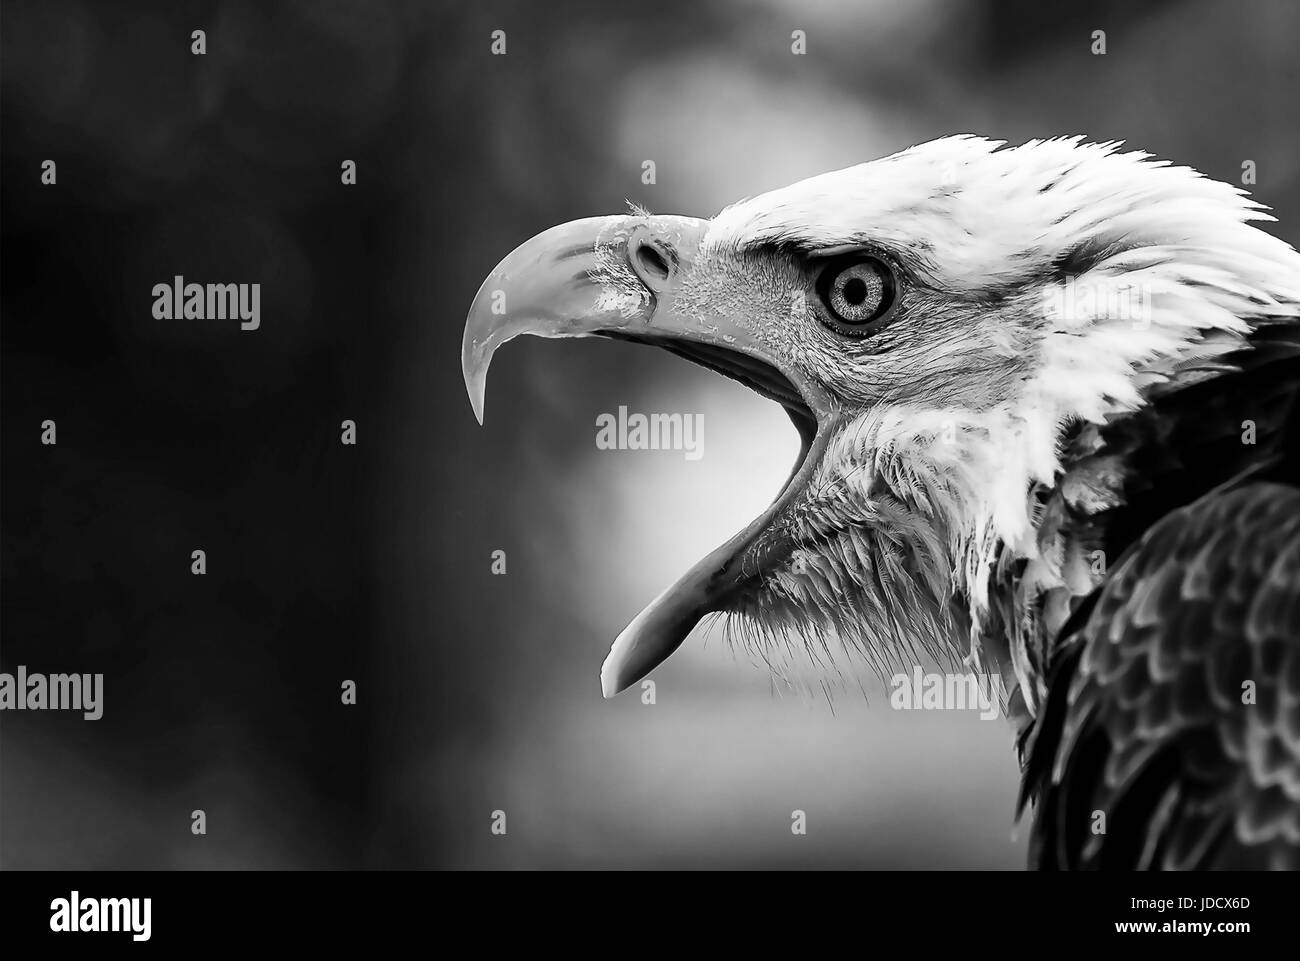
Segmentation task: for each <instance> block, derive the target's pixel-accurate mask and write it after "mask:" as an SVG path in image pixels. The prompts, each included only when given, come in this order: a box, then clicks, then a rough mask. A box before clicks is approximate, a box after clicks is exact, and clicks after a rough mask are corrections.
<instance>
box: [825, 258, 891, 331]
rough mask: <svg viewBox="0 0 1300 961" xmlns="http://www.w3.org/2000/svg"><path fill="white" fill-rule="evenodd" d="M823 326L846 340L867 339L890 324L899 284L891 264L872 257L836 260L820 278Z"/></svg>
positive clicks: (830, 263) (831, 262) (826, 267)
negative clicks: (850, 338) (841, 335)
mask: <svg viewBox="0 0 1300 961" xmlns="http://www.w3.org/2000/svg"><path fill="white" fill-rule="evenodd" d="M816 287H817V296H818V297H819V298H820V299H821V302H822V306H823V307H824V308H825V313H826V316H825V317H824V318H823V323H825V324H826V326H827V327H830V328H831V329H832V330H834V331H836V332H837V333H840V334H843V335H844V336H846V337H867V336H870V335H871V334H874V333H875V332H876V331H878V330H881V329H882V328H884V327H887V326H888V325H889V322H890V321H891V320H892V319H893V313H894V310H893V308H894V304H895V301H896V300H897V291H898V282H897V280H896V278H895V275H894V271H893V269H892V268H891V267H890V265H889V264H888V263H886V262H885V261H884V260H881V259H880V258H879V257H874V256H872V255H871V254H864V253H854V254H848V255H845V256H842V257H836V258H835V259H834V260H832V261H830V262H829V263H828V264H826V266H825V267H823V268H822V270H821V272H820V273H819V274H818V275H817V284H816Z"/></svg>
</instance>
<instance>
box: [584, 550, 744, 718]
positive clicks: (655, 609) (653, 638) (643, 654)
mask: <svg viewBox="0 0 1300 961" xmlns="http://www.w3.org/2000/svg"><path fill="white" fill-rule="evenodd" d="M750 533H751V532H750V531H749V530H748V529H746V530H744V531H741V532H740V533H739V534H737V535H736V536H735V537H732V538H731V539H730V540H728V541H727V542H726V543H725V544H723V545H722V546H721V547H719V548H717V549H716V550H714V551H713V552H711V553H710V554H708V555H707V556H706V557H705V558H704V559H703V560H701V561H700V562H699V563H697V564H696V565H695V566H694V567H692V568H691V569H690V570H689V571H687V572H686V573H685V574H684V575H682V577H681V578H679V579H678V580H677V582H676V583H675V584H673V585H672V586H671V587H669V588H668V589H667V590H666V591H664V592H663V593H662V594H660V595H659V596H658V597H656V598H655V599H654V600H653V601H651V602H650V603H649V604H648V605H647V606H646V608H645V610H643V611H642V612H641V613H640V614H638V615H637V616H636V617H635V618H633V620H632V623H631V624H629V625H628V626H627V627H625V628H624V629H623V633H621V634H619V636H618V637H617V638H616V639H615V640H614V643H613V645H612V646H611V647H610V649H609V654H608V655H607V656H606V658H605V663H604V664H603V665H602V666H601V668H600V687H601V690H602V691H603V692H604V694H605V697H613V696H614V695H615V694H618V693H619V692H620V691H623V690H626V689H627V688H628V687H630V686H631V685H633V684H635V683H636V682H637V681H639V680H641V678H643V677H645V676H646V675H647V674H649V673H650V672H651V671H653V670H654V669H655V668H656V667H658V666H659V665H660V664H662V663H663V662H664V661H666V660H667V659H668V657H669V655H670V654H672V653H673V651H675V650H677V648H678V647H680V646H681V644H682V641H684V640H686V637H687V635H689V634H690V633H691V631H692V630H693V629H694V628H695V625H696V624H698V623H699V622H700V618H702V617H703V616H704V615H705V614H708V613H710V612H712V611H716V610H718V605H719V603H720V601H721V600H722V599H723V595H724V594H725V593H726V591H727V590H728V588H730V587H732V586H734V583H735V577H734V576H730V570H729V569H730V567H731V562H732V561H733V560H734V559H735V557H736V555H737V554H738V553H739V551H740V549H741V547H742V546H743V545H744V543H745V542H746V539H747V537H748V536H749V535H750Z"/></svg>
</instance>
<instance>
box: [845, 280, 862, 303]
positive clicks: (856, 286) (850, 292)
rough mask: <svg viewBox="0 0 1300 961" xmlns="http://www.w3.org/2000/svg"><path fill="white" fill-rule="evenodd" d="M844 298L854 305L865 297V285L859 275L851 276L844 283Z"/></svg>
mask: <svg viewBox="0 0 1300 961" xmlns="http://www.w3.org/2000/svg"><path fill="white" fill-rule="evenodd" d="M843 293H844V299H845V300H846V301H848V302H849V303H850V304H853V305H854V306H855V307H856V306H857V305H858V304H860V303H862V302H863V301H864V300H866V299H867V285H866V282H865V281H863V280H862V278H860V277H851V278H849V281H848V282H847V283H846V284H845V285H844V291H843Z"/></svg>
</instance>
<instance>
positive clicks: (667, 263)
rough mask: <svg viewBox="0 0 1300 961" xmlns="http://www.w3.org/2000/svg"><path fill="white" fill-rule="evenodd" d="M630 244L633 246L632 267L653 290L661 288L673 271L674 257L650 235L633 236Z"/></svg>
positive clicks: (631, 251)
mask: <svg viewBox="0 0 1300 961" xmlns="http://www.w3.org/2000/svg"><path fill="white" fill-rule="evenodd" d="M628 246H629V247H630V248H631V250H630V253H631V257H629V260H630V261H631V263H632V269H633V270H634V271H636V275H637V276H638V277H640V278H641V282H642V283H644V284H645V285H646V286H647V287H649V288H650V289H651V290H659V289H661V288H662V287H663V285H664V284H665V283H666V282H667V280H668V278H669V277H670V276H671V275H672V272H673V267H672V263H673V257H672V254H671V253H669V252H668V251H665V250H664V249H662V248H661V247H660V245H659V243H658V242H657V241H655V240H653V239H651V238H649V237H644V236H633V237H632V238H631V240H630V241H629V244H628Z"/></svg>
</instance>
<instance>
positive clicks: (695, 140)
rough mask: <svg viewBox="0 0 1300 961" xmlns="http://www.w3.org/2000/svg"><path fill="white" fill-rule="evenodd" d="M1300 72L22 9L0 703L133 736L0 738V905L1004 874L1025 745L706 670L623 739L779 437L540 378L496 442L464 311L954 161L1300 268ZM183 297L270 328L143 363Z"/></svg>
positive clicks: (1143, 21) (778, 13)
mask: <svg viewBox="0 0 1300 961" xmlns="http://www.w3.org/2000/svg"><path fill="white" fill-rule="evenodd" d="M196 29H202V30H204V31H205V32H206V42H207V53H206V54H205V55H203V56H194V55H192V54H191V52H190V48H191V42H192V41H191V32H192V31H193V30H196ZM494 30H504V31H505V34H506V54H505V55H504V56H494V55H492V53H491V51H490V46H491V34H492V31H494ZM794 30H803V31H805V33H806V37H807V54H806V55H803V56H795V55H792V53H791V43H792V41H791V33H792V31H794ZM1095 30H1104V31H1105V34H1106V53H1105V55H1102V56H1098V55H1094V54H1093V53H1092V48H1093V45H1094V39H1093V31H1095ZM1297 36H1300V7H1297V6H1296V5H1295V4H1293V3H1289V2H1286V0H1275V2H1266V0H1252V2H1245V3H1238V4H1233V5H1228V4H1221V3H1215V2H1211V0H1203V2H1173V0H1168V2H1147V3H1127V2H1125V3H1121V2H1118V0H1116V2H1107V3H1092V4H1072V5H1070V6H1069V7H1068V9H1059V10H1058V9H1055V8H1049V7H1047V6H1046V5H1043V4H1040V3H1036V2H1032V0H1013V2H991V0H985V2H969V0H922V2H908V3H902V2H862V0H857V2H848V0H842V2H828V0H817V2H807V0H801V2H798V3H795V2H776V0H751V2H744V3H722V2H716V3H700V2H685V0H682V2H674V0H663V2H659V3H655V4H638V5H628V6H627V7H626V8H617V9H616V8H614V7H612V6H611V5H610V4H608V3H607V2H597V0H570V2H567V3H565V4H564V5H563V6H562V7H559V6H556V5H549V4H538V3H528V2H523V0H520V2H513V3H474V4H469V3H417V2H381V0H367V2H364V3H363V2H359V0H358V2H335V0H310V2H306V0H304V2H296V3H291V2H261V0H259V2H254V0H209V2H198V3H177V2H167V3H164V2H158V3H153V4H139V3H131V2H115V3H113V4H111V5H110V4H101V3H92V2H90V0H40V2H18V0H12V2H10V0H6V2H5V3H4V5H3V9H2V11H0V37H2V39H3V76H2V80H3V88H2V91H0V138H2V140H0V142H2V144H3V167H2V168H0V212H2V216H3V249H2V250H0V254H2V261H0V284H2V286H0V291H2V303H0V310H2V313H3V317H2V321H3V324H2V327H3V339H2V343H0V346H2V348H3V352H2V355H0V374H2V375H3V380H2V381H0V384H2V388H0V389H2V392H3V393H2V398H0V399H2V401H3V408H2V418H3V440H4V456H3V460H2V462H0V481H2V484H3V486H2V493H3V502H2V510H0V513H2V520H3V542H2V551H0V557H2V560H3V584H2V591H0V670H5V671H14V670H15V669H16V667H17V665H19V664H23V665H26V666H27V668H28V669H29V670H30V671H42V672H47V673H52V672H60V671H77V672H92V673H93V672H103V673H104V674H105V682H104V683H105V701H104V716H103V719H102V720H100V721H96V722H93V723H90V722H86V721H83V720H82V719H81V718H80V716H79V715H76V714H72V713H67V714H58V713H50V712H23V713H11V712H6V713H5V714H4V715H3V717H0V724H2V727H0V866H3V867H5V868H31V867H45V868H73V867H91V868H98V867H105V868H106V867H128V868H134V867H182V868H183V867H217V868H289V867H307V868H318V867H319V868H334V867H367V868H387V867H401V868H429V867H455V868H487V867H519V868H535V867H551V868H569V867H836V868H840V867H878V868H1008V869H1010V868H1019V867H1021V866H1022V864H1023V861H1024V850H1023V848H1024V844H1023V838H1022V839H1021V840H1017V839H1016V838H1015V836H1014V833H1013V829H1014V824H1013V820H1012V814H1013V807H1014V796H1015V790H1016V779H1017V774H1016V764H1015V758H1014V752H1013V738H1012V732H1011V730H1010V728H1009V727H1008V726H1007V725H1006V724H1005V723H1003V722H998V721H993V722H987V721H980V720H979V719H978V717H977V716H976V715H975V714H973V713H966V712H912V713H909V712H895V711H892V710H890V709H889V706H888V700H887V697H886V696H884V694H883V693H880V692H877V693H874V694H872V693H871V692H869V694H871V696H869V697H868V698H867V699H866V700H864V699H863V698H862V696H861V695H860V694H859V695H856V696H841V697H839V698H837V699H835V701H834V705H833V710H832V707H831V706H830V705H828V704H827V702H826V701H825V700H819V699H816V698H813V697H810V696H806V695H802V694H800V693H798V692H782V691H780V690H774V688H773V686H772V684H771V682H770V680H769V677H768V675H767V673H766V672H765V671H764V670H763V669H761V668H759V667H756V666H754V665H752V664H750V663H749V662H748V661H747V660H745V659H743V658H738V657H736V656H734V655H733V654H732V653H730V652H729V651H728V650H727V648H726V647H725V645H723V644H722V643H720V639H719V638H718V637H716V636H712V637H701V636H697V637H696V638H695V639H693V640H692V641H691V642H689V643H688V644H687V645H686V646H685V647H684V648H683V649H682V650H681V651H679V653H678V654H677V655H676V656H674V657H673V658H672V659H671V660H670V661H669V662H668V663H667V664H666V665H664V666H663V667H662V668H661V669H660V670H658V671H657V672H656V673H655V675H654V678H655V680H656V681H657V703H656V704H655V705H654V706H646V705H643V704H642V703H641V702H640V700H639V699H638V698H637V696H636V694H635V693H633V694H629V695H625V696H623V697H620V698H617V699H615V700H613V701H609V702H606V701H604V700H602V698H601V696H600V689H599V683H598V679H597V675H598V671H599V667H600V663H601V661H602V659H603V657H604V655H605V653H606V650H607V647H608V645H609V643H610V641H611V640H612V639H613V637H614V636H615V635H616V634H617V633H618V632H619V631H620V630H621V629H622V627H623V626H624V625H625V624H626V622H627V621H628V620H629V619H630V618H631V617H632V616H634V615H635V614H636V612H637V611H638V610H639V609H640V608H641V607H642V606H643V605H644V604H645V603H647V602H648V601H649V600H650V599H651V598H652V597H653V596H655V595H656V594H657V593H658V592H659V591H660V590H661V589H662V588H663V587H664V586H666V585H667V584H668V583H669V582H671V581H672V580H673V579H674V578H676V577H677V576H678V575H679V574H680V573H682V572H683V571H684V570H685V569H686V568H687V567H688V566H690V564H692V563H693V562H694V561H695V560H697V559H698V558H699V557H700V556H701V555H702V554H703V553H705V552H706V551H707V550H709V549H711V548H712V547H714V546H716V544H718V543H720V542H721V541H722V540H724V539H725V538H727V537H728V536H730V535H731V534H732V533H733V532H734V531H735V530H736V529H738V528H739V527H740V526H741V525H743V524H744V523H745V522H747V521H748V520H749V519H751V518H752V517H753V516H754V515H755V514H756V513H758V511H759V510H760V509H761V508H762V507H763V506H765V505H766V503H767V502H768V501H769V500H770V498H771V497H772V496H773V495H774V494H775V493H776V491H777V490H778V489H779V487H780V485H781V483H782V481H783V480H784V478H785V475H786V472H787V471H788V470H789V467H790V465H791V463H792V461H793V458H794V456H795V453H796V449H797V441H796V437H795V433H794V430H793V428H792V427H791V426H790V424H789V422H788V421H787V419H786V418H785V415H784V414H783V413H782V412H781V411H780V409H779V408H777V407H776V406H775V405H773V404H770V403H768V402H766V401H764V400H762V399H760V398H758V397H757V396H754V395H752V394H749V393H747V392H746V391H745V390H744V389H742V388H741V387H739V386H738V385H735V384H733V383H731V382H730V381H726V380H723V379H722V378H718V377H716V376H714V375H711V374H709V373H708V372H706V371H704V370H702V369H698V368H695V367H693V366H691V365H687V364H685V363H683V362H681V361H679V360H677V359H675V358H673V357H670V356H669V355H667V354H661V353H660V352H657V351H651V350H647V349H645V348H639V347H634V346H630V345H624V344H617V343H613V342H588V341H579V342H569V343H559V342H548V341H540V340H532V339H526V340H524V341H521V342H519V343H517V344H515V345H512V347H511V349H509V350H506V351H504V352H502V354H501V355H500V356H499V357H498V359H497V360H496V363H495V364H494V367H493V376H492V381H491V383H490V385H489V386H490V390H489V398H488V420H487V426H486V427H485V428H482V429H480V428H479V427H478V426H477V425H476V424H475V422H474V418H473V416H472V414H471V412H470V408H469V404H468V402H467V400H466V397H465V393H464V388H463V386H462V383H461V378H460V372H459V347H460V338H461V330H462V325H463V321H464V316H465V312H466V309H467V307H468V305H469V303H470V301H471V299H472V298H473V295H474V293H475V291H476V290H477V288H478V286H479V284H480V282H481V281H482V279H483V278H484V277H485V276H486V275H487V273H488V272H489V271H490V270H491V269H492V267H493V266H494V265H495V264H496V263H497V261H498V260H499V259H500V258H501V257H502V256H503V255H504V254H506V253H507V252H508V251H509V250H511V249H512V248H513V247H514V246H516V245H517V244H518V243H520V242H521V241H522V240H524V239H526V238H527V237H529V236H531V235H532V234H534V233H535V232H537V231H538V230H540V229H542V228H545V227H547V226H550V225H552V224H554V223H558V222H561V221H566V220H571V219H574V218H577V217H582V216H588V215H594V214H603V213H616V212H619V211H621V210H623V209H624V208H625V202H626V201H628V200H631V201H634V202H636V203H640V204H643V205H645V206H646V207H648V208H650V209H651V210H653V211H655V212H660V213H683V214H692V215H698V216H709V215H712V214H713V213H716V212H717V211H718V210H719V209H720V208H722V207H723V206H725V205H726V204H728V203H731V202H733V201H735V200H738V199H740V198H742V197H745V196H750V195H753V194H756V193H760V192H762V191H765V190H768V189H771V188H775V187H779V186H783V185H785V184H787V183H789V182H791V181H793V180H796V179H799V178H802V177H806V176H810V175H813V174H817V173H820V172H823V171H825V170H828V169H832V168H836V167H842V166H847V165H850V164H854V163H858V162H861V161H864V160H869V159H872V158H875V157H878V156H881V155H885V154H888V153H891V152H893V151H896V150H899V149H901V148H904V147H906V146H908V145H910V144H912V143H915V142H918V141H923V140H927V139H930V138H933V137H936V136H942V135H946V134H951V133H958V132H977V133H982V134H986V135H988V136H992V137H996V138H1000V139H1007V140H1010V141H1021V140H1024V139H1028V138H1032V137H1043V136H1050V135H1056V134H1073V133H1083V134H1086V135H1088V136H1089V137H1091V138H1094V139H1122V140H1127V141H1129V142H1130V143H1131V144H1132V145H1134V146H1138V147H1142V148H1144V149H1146V150H1149V151H1151V152H1153V153H1156V154H1158V155H1161V156H1165V157H1169V158H1172V159H1175V160H1177V161H1178V162H1181V163H1186V164H1190V165H1193V166H1195V167H1198V168H1200V169H1201V170H1202V171H1204V172H1205V173H1207V174H1208V175H1210V176H1213V177H1216V178H1220V179H1224V180H1228V181H1232V182H1237V183H1239V182H1240V180H1241V174H1242V164H1243V162H1244V161H1246V160H1252V161H1254V162H1255V164H1256V169H1257V176H1258V183H1257V185H1255V186H1254V187H1253V188H1252V189H1253V191H1254V192H1255V194H1256V196H1257V197H1259V199H1261V200H1262V201H1263V202H1264V203H1266V204H1268V205H1270V206H1272V207H1273V208H1274V209H1275V212H1276V213H1277V215H1278V216H1279V218H1280V221H1281V223H1280V224H1279V225H1278V226H1277V227H1276V230H1277V231H1278V232H1279V233H1280V234H1281V235H1282V236H1284V237H1286V238H1288V239H1289V240H1291V241H1292V242H1295V241H1296V239H1297V237H1298V236H1300V170H1297V164H1300V144H1298V143H1297V138H1298V136H1300V134H1298V132H1297V126H1296V124H1295V103H1296V100H1297V94H1300V79H1298V78H1297V67H1296V59H1295V55H1294V39H1295V37H1297ZM46 159H53V160H55V161H56V162H57V172H58V181H57V185H56V186H43V185H42V184H41V182H40V172H41V163H42V161H43V160H46ZM348 159H350V160H354V161H355V162H356V164H357V182H356V185H355V186H344V185H343V184H341V182H340V164H341V163H342V162H343V161H344V160H348ZM646 160H653V161H654V162H655V166H656V180H657V182H656V183H655V184H653V185H647V184H644V183H642V179H641V173H642V169H643V168H642V164H643V162H644V161H646ZM174 274H183V275H184V276H185V277H186V278H187V279H190V280H195V281H199V282H254V281H256V282H260V283H261V284H262V325H261V329H260V330H258V331H256V332H254V333H245V332H241V331H240V330H239V329H238V325H237V324H234V323H230V322H220V321H215V322H213V321H206V322H204V321H180V322H177V321H159V320H155V319H154V318H153V316H152V310H151V308H152V294H151V289H152V286H153V284H155V283H158V282H161V281H168V280H169V279H170V278H171V277H172V276H173V275H174ZM620 405H626V406H627V407H628V408H629V409H630V410H633V411H643V412H655V411H678V412H684V413H699V414H703V415H704V423H705V433H704V456H703V457H702V458H701V459H700V460H698V461H690V460H687V459H685V458H684V457H683V456H682V454H681V452H668V451H653V452H649V451H624V452H610V451H599V450H597V449H596V448H595V444H594V423H595V416H596V415H597V414H598V413H601V412H606V411H616V410H617V409H618V407H619V406H620ZM47 418H49V419H54V420H55V421H56V422H57V424H58V445H57V446H55V447H46V446H42V445H41V444H40V441H39V437H40V424H41V421H42V420H45V419H47ZM344 418H349V419H353V420H355V421H356V422H357V425H358V443H357V445H356V446H355V447H345V446H343V445H341V444H340V442H339V425H340V421H341V420H343V419H344ZM196 548H203V549H204V550H206V551H207V555H208V573H207V575H206V576H204V577H195V576H193V575H192V574H191V573H190V552H191V551H192V550H194V549H196ZM496 550H502V551H505V553H506V558H507V573H506V574H505V575H493V574H492V573H491V555H492V552H493V551H496ZM344 679H352V680H355V681H356V682H357V684H358V703H357V705H356V706H344V705H342V704H341V703H340V696H339V690H340V684H341V683H342V681H343V680H344ZM195 809H203V810H205V811H206V813H207V818H208V834H207V835H206V836H205V837H201V838H196V837H193V836H192V835H191V833H190V813H191V811H192V810H195ZM794 809H801V810H805V811H806V812H807V813H808V825H809V833H808V835H807V836H806V837H795V836H792V834H791V831H790V816H791V811H792V810H794ZM494 810H504V811H505V812H506V813H507V817H508V829H509V833H508V834H507V835H506V836H504V837H498V836H494V835H492V834H491V833H490V831H489V827H490V824H491V817H492V812H493V811H494Z"/></svg>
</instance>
